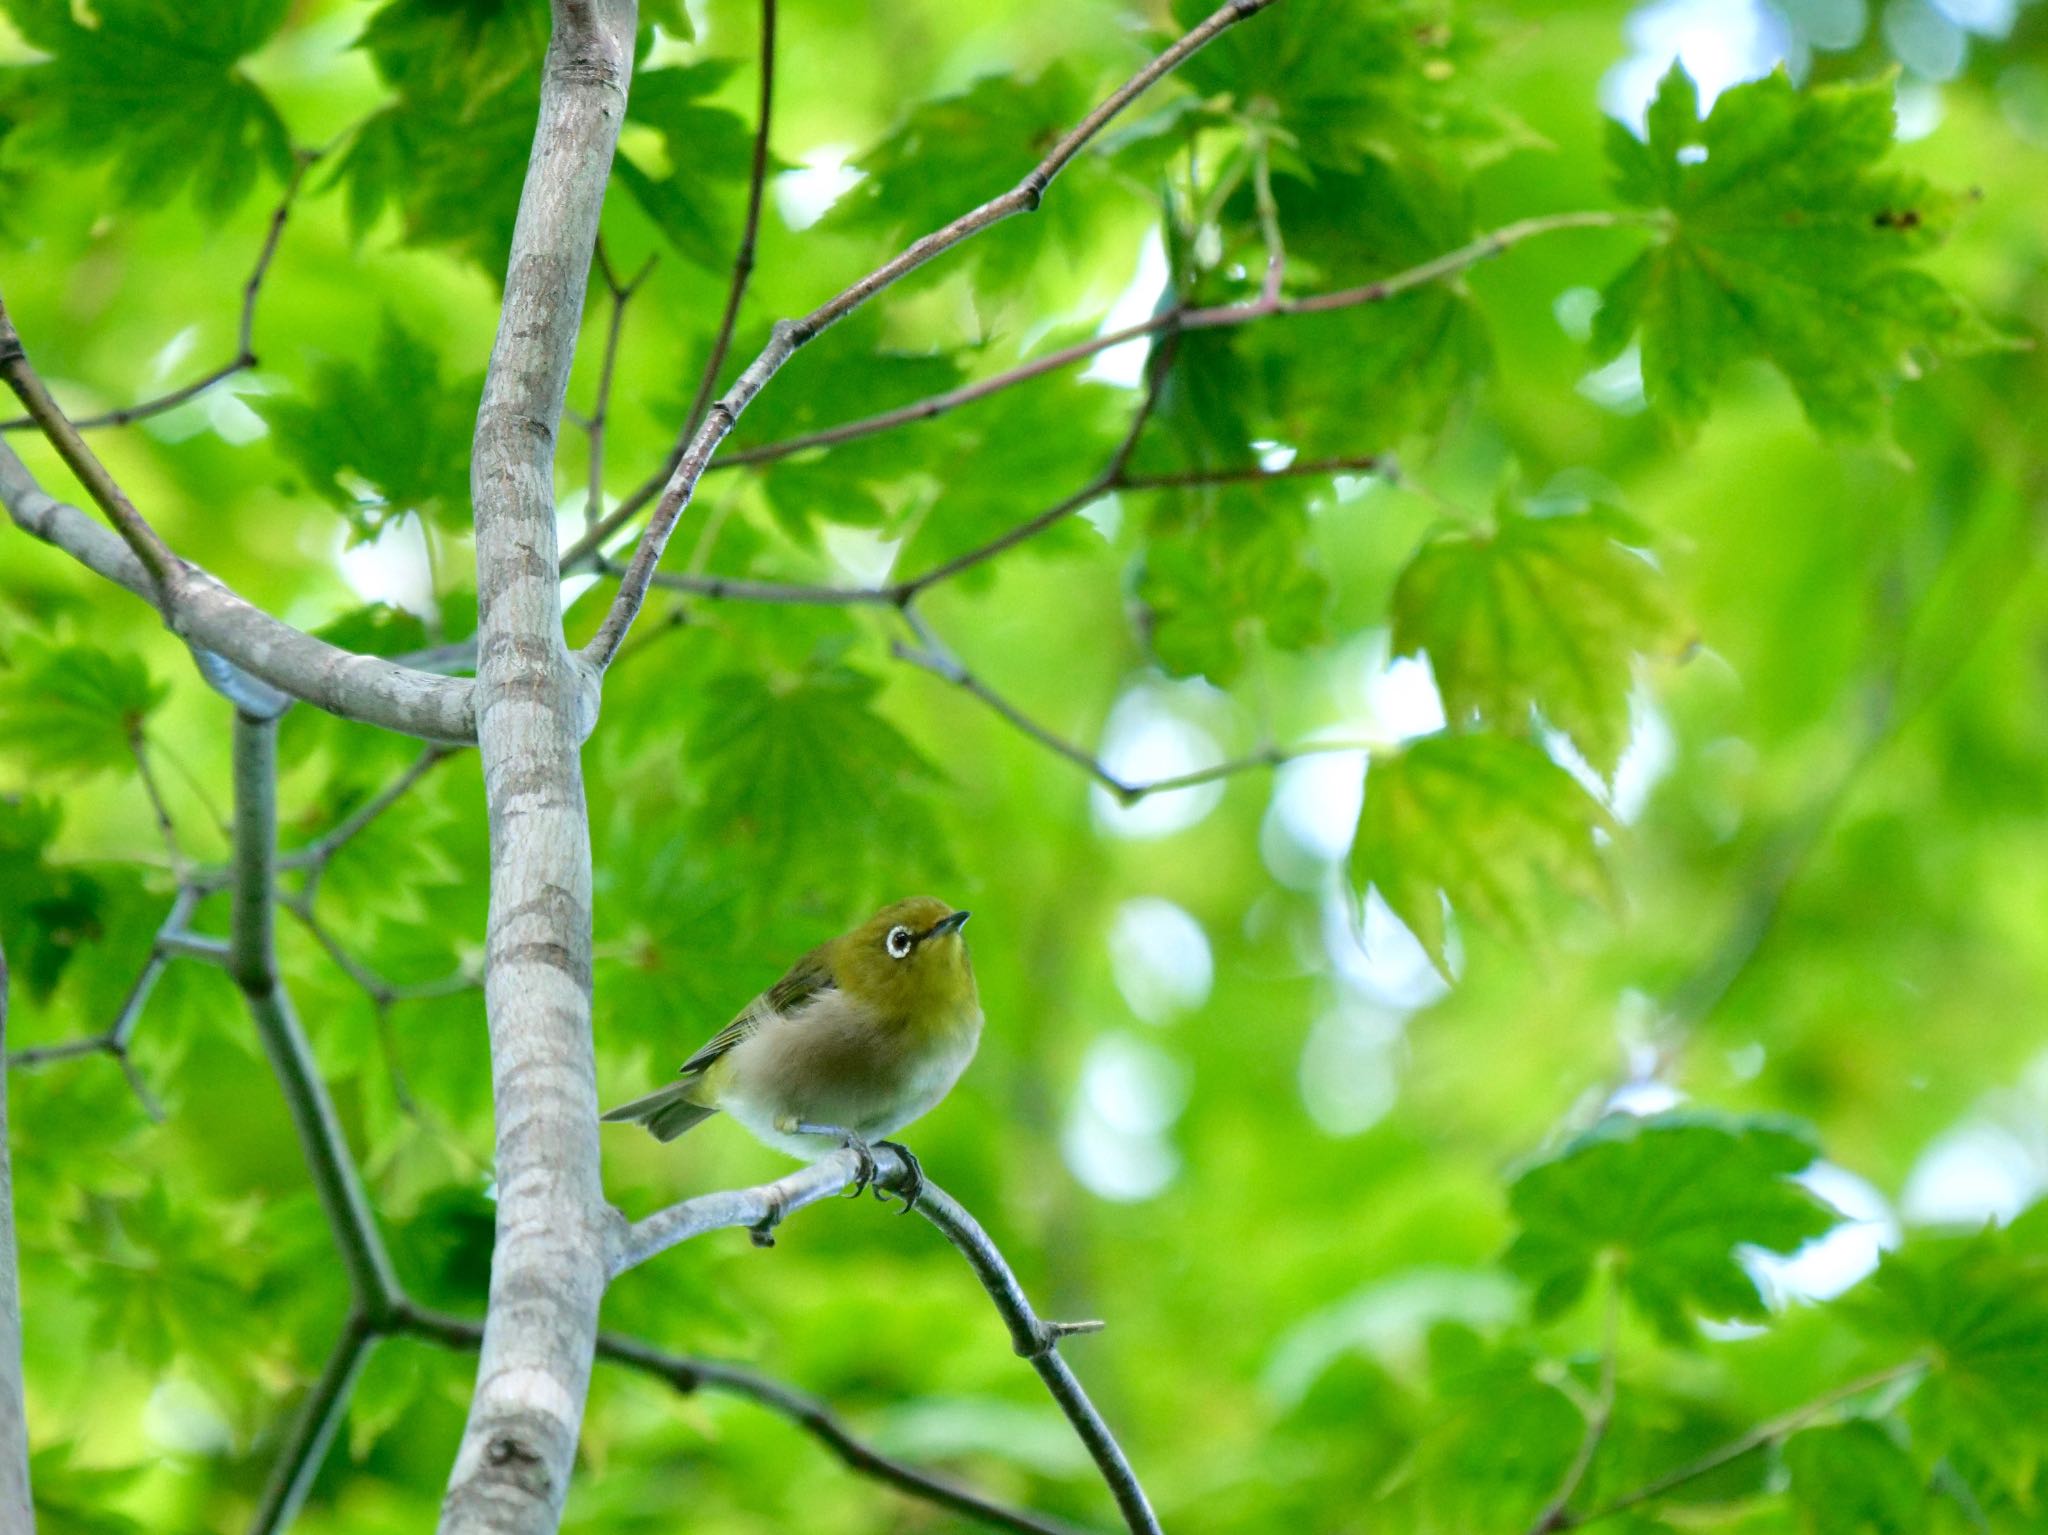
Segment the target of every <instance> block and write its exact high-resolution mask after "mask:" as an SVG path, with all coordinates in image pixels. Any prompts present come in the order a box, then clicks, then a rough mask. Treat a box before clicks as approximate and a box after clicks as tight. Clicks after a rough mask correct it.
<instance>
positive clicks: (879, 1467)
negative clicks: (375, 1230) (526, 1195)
mask: <svg viewBox="0 0 2048 1535" xmlns="http://www.w3.org/2000/svg"><path fill="white" fill-rule="evenodd" d="M398 1327H399V1330H400V1331H404V1332H410V1333H412V1334H414V1335H416V1336H418V1337H421V1338H426V1339H428V1340H430V1341H432V1342H435V1343H439V1344H442V1345H443V1346H445V1347H448V1348H463V1349H470V1348H475V1347H476V1346H477V1345H478V1344H479V1343H480V1342H482V1340H483V1332H484V1329H483V1324H482V1323H481V1322H472V1321H469V1320H467V1319H465V1318H463V1317H457V1316H450V1315H448V1314H446V1313H445V1312H440V1311H433V1310H430V1309H428V1308H426V1307H421V1306H413V1305H411V1304H410V1303H408V1304H407V1305H406V1306H405V1307H403V1308H402V1309H401V1313H400V1319H399V1324H398ZM597 1357H598V1358H600V1359H609V1360H611V1361H612V1362H613V1363H615V1364H621V1365H625V1366H626V1367H627V1368H629V1369H634V1370H638V1371H640V1372H641V1373H642V1374H645V1375H651V1376H653V1377H654V1378H656V1379H657V1380H661V1381H665V1382H666V1383H667V1384H668V1385H670V1386H671V1387H673V1388H674V1389H675V1390H676V1391H677V1392H679V1393H681V1394H682V1395H684V1396H690V1395H694V1394H695V1393H696V1392H698V1391H702V1390H710V1391H721V1392H724V1393H725V1394H727V1395H729V1396H738V1397H744V1398H745V1399H746V1400H748V1401H750V1402H754V1403H756V1404H758V1405H759V1406H762V1407H765V1408H767V1409H768V1410H769V1411H770V1412H773V1413H776V1414H778V1415H779V1416H781V1417H784V1418H787V1419H788V1420H789V1421H790V1422H792V1423H794V1424H796V1425H797V1427H799V1428H801V1429H803V1430H804V1432H806V1433H807V1434H809V1435H811V1437H812V1438H814V1439H816V1440H817V1441H818V1442H819V1443H820V1444H822V1445H824V1446H825V1447H826V1448H827V1449H829V1450H830V1451H831V1452H832V1453H833V1454H834V1455H836V1456H838V1457H839V1459H840V1460H841V1461H842V1462H843V1463H844V1464H845V1465H846V1466H847V1467H848V1468H849V1469H851V1470H854V1471H857V1472H859V1473H860V1474H862V1475H863V1476H872V1477H874V1478H875V1479H876V1480H877V1481H882V1482H887V1483H888V1484H889V1485H890V1486H892V1487H895V1488H896V1489H898V1490H899V1491H901V1492H904V1493H907V1494H909V1495H910V1496H911V1497H913V1498H922V1499H924V1500H925V1501H926V1502H928V1503H934V1504H937V1505H938V1506H939V1507H941V1508H948V1509H951V1510H952V1511H953V1512H954V1513H957V1514H964V1515H966V1516H967V1517H968V1518H970V1519H978V1520H980V1521H981V1522H982V1523H984V1524H988V1525H992V1526H994V1527H995V1528H997V1529H1004V1530H1017V1531H1020V1532H1022V1535H1081V1532H1080V1531H1079V1530H1078V1529H1077V1528H1076V1527H1075V1526H1073V1525H1070V1524H1066V1523H1064V1522H1062V1521H1060V1520H1057V1519H1052V1518H1049V1517H1047V1516H1045V1515H1042V1514H1034V1513H1031V1512H1030V1511H1028V1510H1025V1509H1016V1508H1010V1507H1008V1506H1006V1505H1004V1504H1001V1503H997V1502H994V1501H993V1500H991V1499H989V1498H984V1497H982V1496H981V1495H980V1494H979V1493H976V1492H972V1491H970V1490H968V1489H967V1488H964V1487H959V1486H956V1485H955V1484H954V1483H952V1482H950V1481H947V1480H946V1479H945V1478H943V1477H938V1476H933V1475H932V1474H931V1473H929V1472H926V1471H920V1470H919V1469H918V1468H917V1467H915V1466H913V1465H910V1464H909V1463H907V1462H905V1461H901V1460H897V1459H896V1458H895V1457H894V1456H890V1455H885V1454H883V1453H882V1452H881V1451H880V1450H877V1449H875V1448H874V1447H873V1446H872V1445H870V1444H868V1443H866V1442H865V1441H864V1440H862V1439H860V1438H858V1437H857V1436H856V1435H855V1434H854V1433H853V1431H852V1430H851V1429H849V1428H848V1427H847V1426H846V1425H845V1424H844V1423H842V1422H841V1421H840V1420H839V1418H838V1417H837V1416H836V1415H835V1414H834V1413H833V1411H832V1409H831V1408H829V1407H827V1406H826V1405H825V1404H824V1403H823V1402H821V1401H819V1400H818V1399H817V1398H816V1397H814V1396H811V1395H808V1394H807V1393H805V1392H802V1391H798V1390H796V1389H795V1388H794V1387H791V1386H785V1385H783V1384H782V1383H781V1382H780V1381H775V1380H770V1379H769V1378H768V1377H767V1376H765V1375H760V1374H757V1373H756V1372H755V1371H753V1370H749V1369H747V1368H745V1367H744V1366H742V1365H736V1364H728V1363H726V1362H725V1361H723V1360H714V1359H696V1358H691V1357H687V1356H685V1355H682V1354H671V1353H669V1352H668V1351H667V1350H665V1349H659V1348H656V1347H654V1346H653V1345H652V1344H649V1343H643V1342H642V1341H641V1340H640V1339H638V1338H629V1337H626V1336H625V1335H623V1334H621V1333H614V1332H601V1333H599V1334H598V1335H597Z"/></svg>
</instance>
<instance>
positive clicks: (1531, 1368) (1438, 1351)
mask: <svg viewBox="0 0 2048 1535" xmlns="http://www.w3.org/2000/svg"><path fill="white" fill-rule="evenodd" d="M1429 1365H1430V1379H1431V1384H1432V1386H1433V1387H1434V1388H1435V1396H1436V1403H1435V1406H1436V1415H1435V1422H1434V1423H1433V1425H1432V1426H1431V1428H1430V1430H1429V1432H1428V1433H1427V1434H1426V1435H1425V1436H1424V1438H1423V1439H1422V1441H1421V1442H1420V1443H1419V1444H1418V1445H1417V1446H1416V1450H1415V1464H1414V1467H1413V1471H1414V1473H1416V1474H1417V1477H1418V1481H1419V1484H1420V1485H1419V1489H1418V1495H1419V1497H1420V1498H1421V1500H1422V1502H1423V1504H1424V1506H1425V1508H1426V1509H1427V1510H1428V1512H1429V1516H1430V1519H1429V1522H1428V1524H1427V1525H1426V1527H1427V1528H1432V1529H1440V1530H1519V1529H1522V1528H1524V1527H1526V1526H1527V1525H1528V1524H1529V1522H1530V1520H1531V1519H1532V1517H1533V1516H1534V1515H1535V1514H1536V1513H1537V1511H1538V1510H1540V1509H1541V1508H1542V1507H1543V1505H1544V1503H1545V1501H1546V1500H1547V1499H1548V1498H1549V1497H1550V1495H1551V1493H1552V1491H1553V1490H1554V1489H1555V1488H1556V1487H1557V1485H1558V1482H1559V1480H1560V1479H1561V1478H1562V1477H1563V1475H1564V1472H1565V1468H1566V1467H1567V1466H1568V1465H1570V1464H1571V1460H1572V1455H1573V1453H1574V1452H1575V1450H1576V1449H1577V1447H1578V1444H1579V1441H1580V1439H1581V1438H1582V1437H1584V1434H1585V1417H1584V1414H1582V1413H1581V1412H1580V1411H1579V1409H1578V1408H1577V1407H1576V1406H1574V1405H1573V1403H1572V1399H1571V1398H1570V1397H1569V1396H1567V1395H1566V1394H1565V1393H1564V1391H1562V1390H1561V1389H1560V1388H1559V1387H1558V1385H1557V1383H1556V1380H1555V1373H1554V1369H1553V1367H1552V1366H1551V1365H1550V1363H1549V1361H1547V1360H1544V1359H1542V1358H1540V1357H1539V1356H1538V1355H1537V1354H1535V1353H1534V1352H1533V1351H1532V1350H1530V1349H1529V1348H1527V1347H1526V1346H1524V1345H1521V1344H1517V1343H1514V1342H1499V1343H1494V1342H1489V1341H1487V1340H1486V1339H1484V1338H1482V1337H1481V1336H1480V1335H1479V1334H1478V1333H1476V1332H1474V1331H1472V1330H1471V1329H1470V1328H1469V1327H1466V1326H1465V1325H1463V1324H1462V1323H1442V1324H1439V1325H1438V1326H1436V1327H1435V1328H1433V1329H1431V1331H1430V1334H1429Z"/></svg>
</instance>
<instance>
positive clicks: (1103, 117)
mask: <svg viewBox="0 0 2048 1535" xmlns="http://www.w3.org/2000/svg"><path fill="white" fill-rule="evenodd" d="M1272 3H1273V0H1232V3H1231V4H1228V5H1226V6H1224V7H1223V8H1222V9H1220V10H1218V11H1216V12H1215V13H1213V14H1212V15H1211V16H1210V17H1209V18H1208V19H1207V20H1206V21H1203V22H1202V23H1201V24H1200V25H1199V26H1197V27H1195V28H1194V29H1193V30H1191V31H1189V32H1187V33H1185V34H1184V35H1183V36H1182V37H1181V38H1180V39H1179V40H1178V41H1176V42H1175V43H1174V44H1173V45H1172V46H1171V47H1169V48H1167V49H1166V50H1165V51H1164V52H1163V53H1161V54H1160V55H1159V56H1158V57H1156V58H1155V59H1153V60H1152V61H1151V62H1150V63H1149V64H1147V65H1146V66H1145V67H1144V68H1143V69H1141V70H1139V71H1138V73H1137V74H1136V75H1134V76H1132V77H1131V79H1130V80H1128V81H1126V82H1125V83H1124V84H1123V85H1122V86H1121V87H1119V88H1118V89H1117V90H1115V91H1113V92H1112V93H1111V94H1110V95H1109V96H1108V97H1107V98H1105V99H1104V100H1103V102H1102V103H1101V104H1100V105H1099V106H1097V107H1096V108H1095V110H1094V111H1092V112H1090V113H1089V114H1088V116H1087V117H1085V118H1083V119H1082V120H1081V122H1079V123H1078V124H1076V125H1075V126H1074V128H1073V129H1071V130H1070V131H1069V132H1068V133H1067V134H1066V135H1065V136H1064V137H1063V138H1061V139H1060V141H1059V142H1058V143H1057V144H1055V145H1054V146H1053V148H1052V150H1051V152H1050V153H1048V154H1047V155H1046V156H1045V158H1044V159H1043V160H1041V161H1040V162H1039V163H1038V164H1037V165H1036V166H1034V167H1033V168H1032V169H1031V170H1030V171H1029V172H1028V173H1027V174H1026V175H1025V177H1024V179H1023V180H1022V181H1020V182H1018V184H1017V185H1016V186H1014V187H1013V188H1011V189H1010V190H1009V191H1008V192H1005V193H1003V194H1002V195H1001V196H999V197H994V198H991V199H990V200H989V201H987V202H985V203H983V204H982V205H981V206H980V207H978V208H975V209H972V210H971V211H969V212H967V213H963V214H962V215H960V217H958V218H956V219H954V220H953V221H952V222H951V223H950V224H947V225H946V226H944V227H943V228H941V229H936V230H934V231H933V232H932V233H930V234H928V235H926V236H924V237H923V238H922V239H920V240H917V241H915V242H913V243H912V244H911V245H910V246H909V247H908V248H907V249H905V250H904V251H903V252H901V253H900V254H899V255H897V256H895V257H893V258H892V259H890V260H889V261H886V262H884V263H883V264H882V265H881V266H879V267H877V268H875V270H874V271H872V272H870V273H868V275H867V276H865V277H863V278H861V279H859V280H858V281H856V282H855V283H853V284H852V285H851V286H850V287H848V288H846V289H844V290H843V291H841V292H840V293H839V294H837V295H836V296H834V297H833V298H830V299H828V300H826V302H825V303H823V304H821V305H820V306H819V307H818V308H816V309H814V310H812V311H811V312H810V313H809V314H807V315H805V316H804V317H803V318H802V319H800V320H796V321H789V320H783V321H779V322H777V324H776V326H775V329H774V332H773V334H772V336H771V339H770V340H769V343H768V346H767V348H766V349H765V350H764V351H762V353H761V354H760V356H758V357H756V358H755V359H754V360H753V362H751V363H749V364H748V365H747V367H746V368H745V369H744V370H743V371H742V372H741V374H740V376H739V378H738V380H737V381H736V382H735V383H734V384H733V386H732V387H731V388H730V389H729V390H727V391H726V393H725V394H724V396H723V397H721V398H720V399H719V400H718V401H717V403H715V404H714V405H713V406H712V407H711V409H710V411H709V412H708V413H707V414H706V416H705V418H704V424H703V425H702V426H700V427H699V428H698V429H697V431H696V433H695V434H694V435H693V436H692V437H691V439H690V443H689V446H688V447H687V448H686V449H685V450H684V452H683V455H682V458H681V459H680V460H679V461H678V462H677V464H676V469H675V472H674V473H673V474H672V475H671V476H670V477H669V481H668V485H667V487H666V488H665V489H664V490H663V491H662V493H661V498H660V499H659V500H658V501H657V502H656V503H655V508H654V515H653V517H652V519H651V520H650V521H649V523H648V526H647V529H646V531H645V532H644V533H643V534H642V535H641V538H640V543H639V545H638V547H636V548H635V549H634V551H633V558H632V560H631V562H630V563H629V564H628V565H627V567H626V574H625V576H624V577H623V578H622V579H621V580H620V582H619V590H618V591H617V592H616V593H615V594H614V596H613V599H612V605H611V607H610V609H609V610H608V611H607V612H606V614H605V617H604V621H603V623H602V624H601V625H600V626H599V628H598V631H597V634H596V635H595V636H594V637H593V638H592V640H591V642H590V644H589V645H588V646H586V647H585V650H584V654H585V656H586V658H587V659H588V660H590V661H591V662H592V663H593V664H594V665H596V666H597V667H598V668H599V669H600V670H601V669H602V668H604V667H606V666H608V665H609V664H610V663H611V660H612V657H613V656H615V655H617V654H618V650H619V646H620V644H621V643H623V641H624V640H625V637H626V631H627V630H628V629H629V628H631V627H632V623H633V619H634V617H635V615H637V614H638V613H639V611H640V608H641V605H642V604H643V603H645V602H646V600H647V590H648V585H649V579H648V578H649V577H651V576H652V575H653V574H654V570H655V567H656V566H657V565H658V564H660V562H661V555H662V551H663V550H664V549H665V548H666V547H667V546H668V539H669V535H670V534H671V533H672V532H674V530H675V525H676V520H677V518H678V517H680V516H681V514H682V510H683V508H684V507H685V506H686V505H688V504H689V500H690V496H691V494H692V492H693V491H695V489H696V486H697V481H698V479H699V478H700V477H701V476H702V475H703V473H704V469H705V466H706V465H707V464H709V463H710V462H711V455H712V454H713V453H714V452H715V451H716V450H717V448H718V445H719V443H720V442H721V441H723V439H724V438H725V435H726V434H727V433H728V432H730V431H731V430H732V428H733V423H734V422H736V421H737V420H738V419H739V417H740V413H741V412H742V411H744V410H745V409H746V408H747V405H748V403H749V402H750V401H751V400H752V399H753V398H754V396H755V395H757V394H759V393H760V392H761V389H762V387H763V386H764V385H765V384H766V383H767V382H768V380H769V379H771V378H773V377H774V376H775V374H776V372H777V371H778V370H779V369H780V368H781V367H782V365H783V364H784V363H785V362H787V361H788V360H789V359H790V358H791V357H793V356H795V355H796V352H797V350H798V349H799V348H800V347H802V346H803V345H804V344H805V343H807V342H809V341H810V340H811V339H812V338H814V337H816V336H818V335H820V334H822V333H823V332H824V331H825V330H827V329H828V328H830V327H831V326H832V325H834V324H835V323H837V322H838V321H839V320H842V319H844V318H845V317H846V316H847V315H848V314H851V313H852V312H853V311H854V310H855V309H857V308H859V307H860V306H861V305H862V304H864V303H866V302H867V301H868V300H869V299H870V298H872V297H874V295H875V294H877V293H880V292H881V291H882V290H883V289H884V288H887V287H888V286H889V285H890V284H892V283H894V282H895V281H896V280H897V279H898V278H900V277H902V276H904V275H905V274H906V273H909V272H912V271H915V270H916V269H917V268H918V267H920V266H922V265H924V264H925V263H926V262H927V261H930V260H931V259H932V258H933V257H935V256H938V255H941V254H943V253H944V252H946V251H949V250H951V249H952V248H953V247H954V246H956V245H958V244H960V243H961V242H962V241H964V240H967V239H969V238H971V237H972V236H974V235H976V234H979V233H980V232H981V231H982V230H984V229H987V228H990V227H991V226H993V225H995V224H998V223H1001V222H1002V221H1003V220H1004V219H1006V218H1009V217H1010V216H1012V215H1013V214H1017V213H1024V212H1029V211H1031V210H1033V209H1036V208H1037V207H1038V204H1039V200H1040V198H1041V197H1043V196H1044V194H1045V190H1046V188H1047V186H1049V185H1050V184H1051V182H1052V180H1053V178H1054V177H1055V176H1057V175H1058V174H1059V173H1060V171H1061V170H1062V169H1063V168H1064V167H1065V166H1066V165H1067V164H1068V163H1069V162H1070V161H1071V160H1072V159H1073V158H1074V156H1076V155H1077V154H1079V153H1080V152H1081V149H1082V147H1083V146H1084V145H1086V144H1087V142H1088V141H1089V139H1091V138H1092V137H1094V135H1095V134H1096V133H1098V132H1099V131H1100V130H1101V129H1102V127H1103V126H1104V125H1105V124H1107V123H1108V122H1109V121H1110V119H1111V118H1113V117H1115V116H1116V114H1117V113H1119V112H1121V111H1122V110H1123V109H1124V108H1125V107H1126V106H1128V105H1129V104H1130V103H1131V102H1132V101H1134V100H1135V99H1136V98H1137V97H1138V96H1140V95H1142V94H1143V93H1144V92H1145V91H1146V90H1147V89H1148V88H1149V87H1150V86H1151V85H1152V84H1153V83H1154V82H1155V81H1157V80H1158V79H1160V78H1161V77H1162V76H1163V75H1165V74H1166V73H1167V72H1168V71H1169V70H1171V69H1173V68H1174V67H1175V66H1176V65H1177V64H1179V63H1180V62H1181V61H1182V60H1183V59H1185V58H1187V57H1188V56H1189V55H1190V54H1192V53H1194V52H1195V51H1196V50H1197V49H1199V48H1201V47H1202V45H1203V44H1204V43H1206V42H1208V41H1209V40H1210V39H1211V38H1213V37H1215V36H1216V35H1217V34H1218V33H1220V32H1222V31H1224V30H1225V29H1227V28H1229V27H1232V26H1234V25H1236V24H1237V23H1238V22H1240V21H1243V20H1244V19H1245V18H1246V17H1248V16H1251V15H1254V14H1256V13H1257V12H1258V11H1261V10H1263V9H1265V7H1266V6H1268V5H1271V4H1272Z"/></svg>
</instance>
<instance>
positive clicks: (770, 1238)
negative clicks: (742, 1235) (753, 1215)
mask: <svg viewBox="0 0 2048 1535" xmlns="http://www.w3.org/2000/svg"><path fill="white" fill-rule="evenodd" d="M782 1215H783V1210H782V1200H781V1199H780V1198H779V1197H777V1196H776V1195H774V1194H770V1195H769V1196H768V1210H767V1213H766V1214H764V1215H763V1216H762V1217H761V1218H760V1219H759V1220H757V1221H755V1222H754V1224H753V1225H751V1226H749V1227H748V1228H747V1235H748V1236H750V1237H752V1238H753V1239H754V1245H755V1246H756V1247H773V1246H774V1245H775V1228H776V1227H777V1226H779V1225H781V1224H782Z"/></svg>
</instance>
